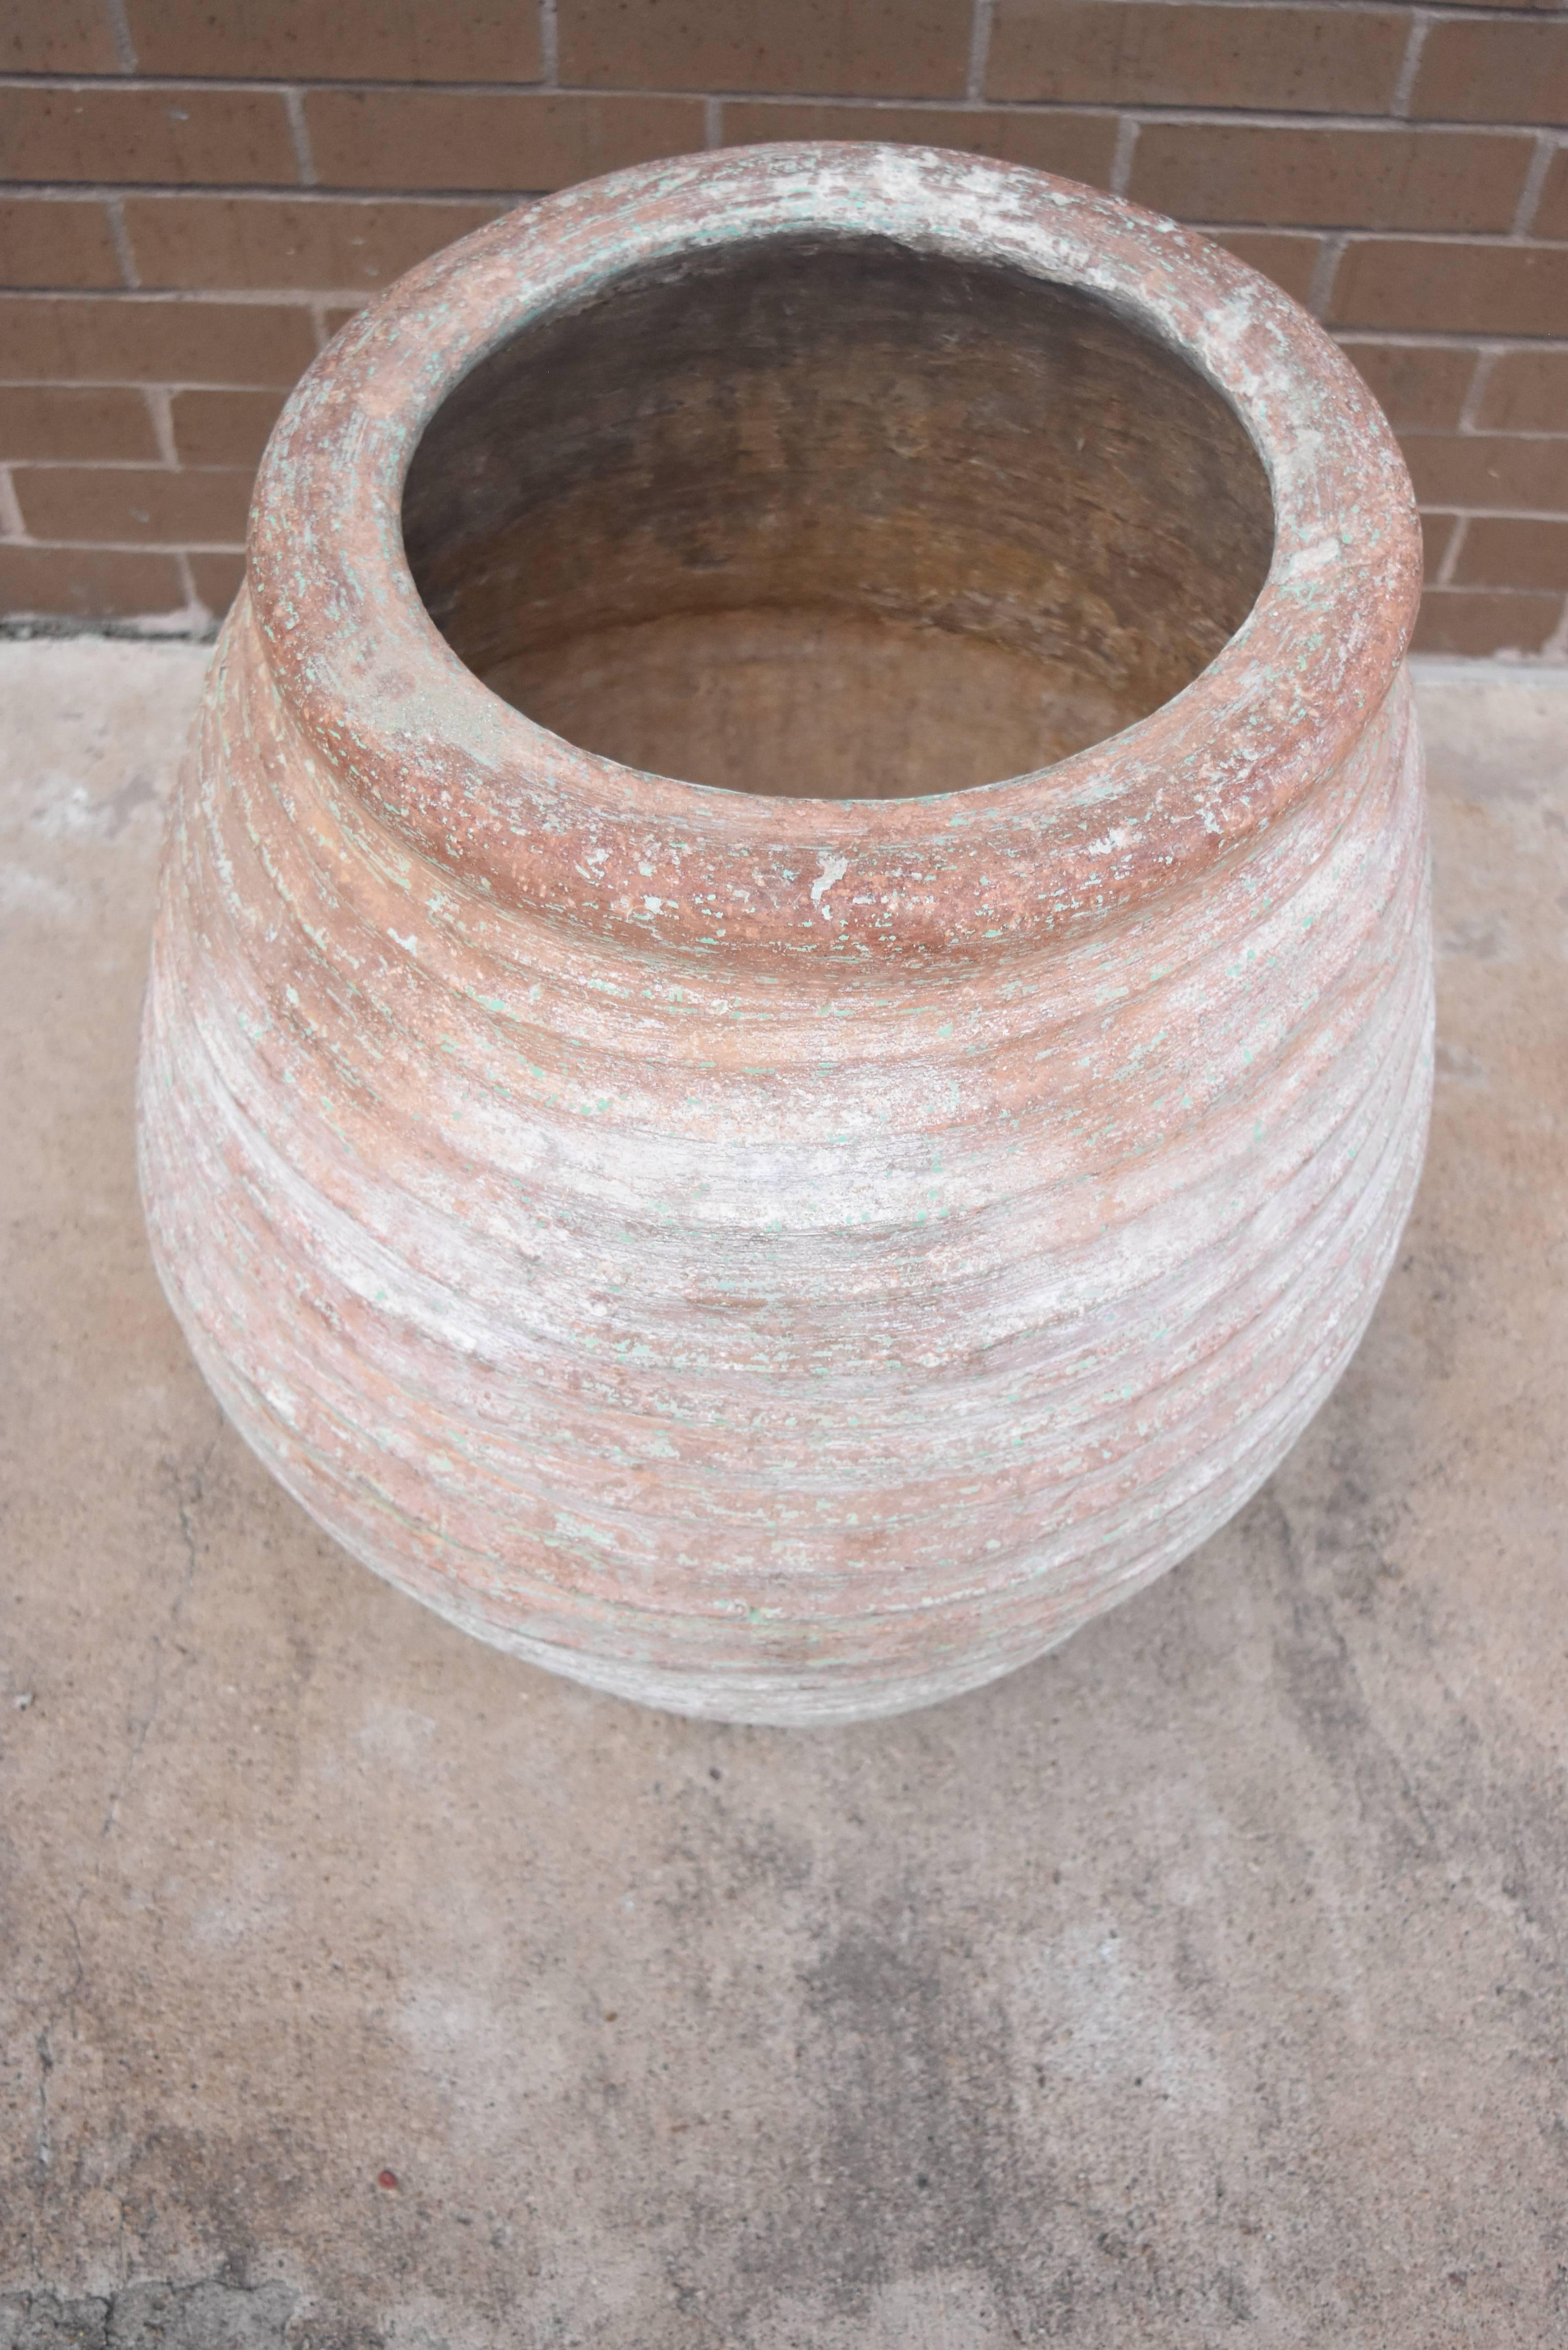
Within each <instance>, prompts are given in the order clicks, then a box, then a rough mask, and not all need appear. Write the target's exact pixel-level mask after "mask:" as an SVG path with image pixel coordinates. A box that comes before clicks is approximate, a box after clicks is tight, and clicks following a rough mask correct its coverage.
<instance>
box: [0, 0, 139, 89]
mask: <svg viewBox="0 0 1568 2350" xmlns="http://www.w3.org/2000/svg"><path fill="white" fill-rule="evenodd" d="M118 72H119V49H118V48H117V47H116V45H115V38H114V28H113V26H111V25H110V23H109V11H108V9H107V8H106V7H105V6H104V5H103V0H0V73H8V74H14V73H36V74H100V73H105V74H107V73H118Z"/></svg>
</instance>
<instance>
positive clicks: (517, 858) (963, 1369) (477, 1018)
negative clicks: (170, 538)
mask: <svg viewBox="0 0 1568 2350" xmlns="http://www.w3.org/2000/svg"><path fill="white" fill-rule="evenodd" d="M1418 582H1419V566H1418V556H1417V532H1416V518H1415V515H1414V513H1413V511H1412V505H1411V498H1410V492H1409V486H1408V484H1407V479H1406V474H1405V470H1404V467H1403V465H1402V463H1401V462H1400V459H1399V454H1398V452H1397V449H1396V447H1395V445H1394V442H1393V441H1392V439H1391V438H1390V436H1389V433H1388V432H1387V429H1386V425H1385V423H1384V421H1383V419H1382V417H1381V416H1380V415H1379V413H1378V411H1377V410H1376V406H1375V405H1374V403H1373V401H1372V400H1371V399H1370V398H1369V396H1368V394H1367V393H1366V390H1365V389H1364V388H1363V386H1362V384H1361V382H1360V380H1359V379H1358V378H1357V377H1356V375H1355V373H1354V372H1353V371H1352V369H1350V367H1349V366H1348V365H1347V364H1346V362H1345V360H1344V359H1342V358H1341V356H1340V355H1339V353H1338V352H1337V351H1336V350H1335V349H1334V346H1333V345H1332V344H1331V343H1330V342H1329V341H1328V340H1327V339H1326V338H1324V336H1323V335H1322V334H1321V333H1320V332H1319V330H1318V328H1316V327H1315V326H1314V324H1313V323H1312V322H1311V320H1310V319H1308V318H1307V317H1305V316H1304V315H1303V312H1302V311H1301V310H1299V309H1298V308H1296V307H1294V305H1293V304H1292V303H1291V302H1290V301H1288V300H1287V299H1286V297H1285V296H1283V295H1282V294H1281V293H1279V292H1278V291H1277V290H1276V289H1275V288H1274V287H1272V286H1269V285H1267V284H1265V283H1264V282H1263V280H1262V279H1261V278H1259V277H1257V276H1253V275H1252V274H1251V272H1250V271H1248V270H1247V269H1245V268H1243V267H1242V266H1241V265H1240V264H1239V263H1237V262H1236V261H1234V260H1232V259H1231V258H1230V257H1229V256H1228V255H1225V254H1223V253H1221V252H1220V251H1218V250H1216V249H1215V248H1214V247H1213V246H1211V245H1210V244H1206V243H1204V242H1203V240H1201V239H1200V238H1199V237H1197V236H1195V235H1192V234H1188V233H1187V232H1185V231H1183V230H1181V229H1179V228H1176V227H1175V226H1173V225H1172V224H1171V223H1169V222H1168V221H1164V220H1160V219H1158V218H1156V217H1154V216H1153V215H1152V214H1150V213H1144V212H1140V211H1138V210H1137V209H1136V208H1134V207H1132V206H1130V205H1127V204H1125V203H1118V202H1116V200H1114V199H1112V198H1110V197H1107V196H1103V195H1098V194H1096V193H1093V192H1090V191H1089V190H1087V189H1085V188H1080V187H1076V186H1074V185H1072V184H1070V183H1068V182H1063V181H1060V180H1054V179H1050V178H1046V177H1044V176H1042V175H1040V174H1037V173H1033V172H1023V171H1018V170H1012V169H1008V168H1004V167H1002V166H998V165H995V164H992V163H990V162H985V161H976V160H974V159H972V158H969V157H963V156H959V155H952V154H943V153H940V152H936V151H909V150H897V149H892V148H877V147H852V146H791V147H771V148H768V147H763V148H753V149H749V150H744V151H732V152H725V153H719V154H711V155H704V156H694V157H688V158H686V159H684V160H682V161H677V162H673V163H668V164H660V165H658V166H656V167H653V168H650V169H647V170H641V171H637V172H628V173H625V174H623V175H621V176H619V177H618V178H616V179H611V180H607V181H602V182H597V183H596V184H593V185H590V186H587V187H581V188H577V189H575V190H572V191H571V192H568V193H566V194H564V195H560V196H556V197H555V198H553V199H552V200H551V201H550V202H548V203H543V204H540V205H538V206H536V207H535V208H533V209H531V210H526V211H523V212H519V213H513V214H511V215H509V216H508V217H507V218H505V219H504V220H501V221H498V222H496V223H495V224H493V225H492V226H491V227H488V228H486V229H484V230H482V231H481V232H480V234H477V235H476V236H472V237H470V238H468V239H467V240H466V241H465V242H463V243H462V244H458V245H454V246H453V247H452V249H451V250H450V251H448V252H446V253H443V254H441V255H438V257H437V258H436V259H435V260H434V261H432V262H431V263H430V264H429V265H426V266H424V267H422V268H421V269H418V270H415V271H414V272H413V273H412V274H411V275H410V276H407V277H405V278H403V279H402V280H401V281H400V284H398V285H397V286H394V287H393V288H392V289H391V290H390V291H389V293H388V294H387V295H385V296H383V297H382V299H381V300H380V301H379V303H377V304H376V306H375V307H373V308H372V309H370V310H369V312H367V313H366V314H365V315H364V316H363V317H359V318H358V319H356V320H355V321H354V322H353V324H352V325H351V326H349V327H348V328H347V329H346V330H345V331H344V333H343V334H342V335H340V336H339V337H338V338H337V341H336V342H335V343H334V344H333V346H332V348H330V350H328V351H327V353H326V354H325V355H324V356H323V358H322V359H320V360H318V361H317V365H316V366H315V367H314V368H313V369H312V370H311V372H310V374H309V375H308V376H307V377H306V379H305V380H304V382H303V383H302V384H301V385H300V387H299V389H298V390H297V391H296V393H295V395H294V398H293V399H292V400H291V401H290V403H289V405H288V407H287V409H286V411H285V413H284V416H283V419H282V421H281V422H280V423H279V425H278V427H277V430H276V432H275V435H274V438H273V441H272V443H271V446H270V448H269V450H268V452H267V455H266V459H265V463H264V464H263V467H262V471H261V475H260V479H259V482H258V484H257V487H256V494H255V504H254V512H253V515H252V521H251V534H250V549H249V565H248V578H247V585H246V587H245V589H244V592H243V593H242V595H241V597H240V598H239V601H238V603H237V604H236V606H235V607H234V611H233V612H232V614H231V615H230V618H229V620H228V623H227V626H226V627H225V629H224V630H223V638H222V640H221V642H220V645H219V647H218V650H217V653H216V657H215V659H214V661H213V671H212V676H211V681H210V683H209V685H208V689H207V693H206V700H205V705H204V708H203V711H202V719H201V724H200V730H199V736H198V739H197V741H196V742H195V743H194V746H193V748H192V754H191V757H190V761H189V764H188V768H187V771H186V774H185V777H184V782H183V786H182V797H181V801H180V806H179V811H178V816H177V819H176V822H175V824H174V827H173V832H172V837H171V842H170V847H169V852H168V860H167V867H166V872H165V877H164V885H163V899H162V909H161V917H160V920H159V926H158V933H157V943H156V950H155V954H154V962H153V973H152V983H151V994H150V998H149V1002H148V1009H147V1024H146V1038H145V1049H144V1055H143V1063H142V1076H141V1096H140V1141H141V1172H142V1183H143V1188H144V1192H145V1197H146V1202H147V1211H148V1218H149V1222H150V1225H151V1234H152V1242H153V1246H154V1249H155V1251H156V1254H157V1260H158V1264H159V1268H160V1271H161V1274H162V1278H163V1281H164V1283H165V1285H166V1287H167V1289H168V1292H169V1295H170V1297H171V1301H172V1303H173V1305H174V1308H175V1311H176V1312H177V1313H178V1315H179V1316H180V1318H181V1321H182V1324H183V1326H184V1328H185V1331H186V1333H187V1335H188V1336H189V1339H190V1342H191V1345H192V1347H193V1349H194V1351H195V1354H196V1356H197V1358H198V1360H199V1361H200V1363H201V1366H202V1369H203V1371H204V1372H205V1374H206V1376H207V1378H209V1379H210V1380H211V1382H212V1384H213V1388H215V1389H216V1391H217V1393H218V1395H219V1397H220V1398H221V1399H222V1401H223V1405H224V1407H225V1408H226V1409H227V1410H228V1412H229V1413H230V1414H231V1416H232V1417H233V1419H234V1422H235V1423H236V1425H237V1426H238V1427H239V1429H240V1430H242V1431H243V1433H244V1435H245V1436H246V1437H247V1438H248V1440H250V1442H251V1443H252V1444H253V1445H254V1447H255V1449H256V1451H257V1452H258V1453H259V1454H260V1455H261V1457H262V1458H263V1460H264V1461H266V1463H267V1464H268V1465H269V1467H271V1468H272V1469H273V1470H274V1471H275V1472H276V1474H277V1476H278V1477H279V1478H280V1479H281V1480H282V1481H283V1482H284V1484H285V1485H286V1486H287V1488H288V1489H289V1491H290V1492H292V1493H294V1494H296V1496H297V1497H298V1498H299V1500H300V1501H301V1502H302V1503H304V1504H305V1506H306V1508H307V1509H308V1510H309V1511H311V1512H312V1513H314V1515H315V1516H316V1517H317V1519H318V1520H319V1521H320V1523H321V1524H322V1525H323V1526H325V1527H326V1528H327V1529H328V1531H329V1532H330V1533H331V1534H333V1535H335V1536H336V1537H337V1540H338V1541H339V1542H340V1543H341V1544H343V1545H344V1546H345V1548H346V1549H348V1550H349V1551H351V1552H352V1553H353V1554H354V1555H356V1556H357V1557H358V1558H360V1559H362V1560H363V1561H365V1563H366V1564H367V1565H370V1566H372V1567H374V1568H375V1569H376V1570H377V1571H378V1572H379V1574H381V1575H386V1576H387V1577H389V1579H390V1580H391V1581H392V1582H394V1583H396V1584H397V1585H399V1586H400V1587H401V1588H402V1589H403V1590H405V1591H408V1592H411V1593H413V1594H414V1595H416V1596H418V1597H419V1598H421V1599H423V1600H425V1601H427V1602H428V1603H429V1604H430V1605H431V1607H435V1608H437V1609H439V1610H440V1612H441V1614H442V1615H443V1616H446V1617H449V1618H450V1619H451V1620H452V1622H453V1623H455V1624H459V1625H462V1626H463V1627H466V1628H467V1629H468V1630H470V1631H472V1632H475V1633H477V1634H479V1635H480V1637H481V1638H484V1639H487V1640H492V1641H494V1642H496V1643H497V1644H499V1645H500V1646H502V1647H504V1648H508V1649H510V1650H511V1651H513V1652H514V1654H515V1655H516V1656H518V1657H520V1658H524V1659H527V1660H528V1661H529V1662H531V1663H534V1664H537V1665H544V1666H546V1667H548V1668H550V1669H552V1670H555V1671H557V1672H562V1673H566V1674H569V1675H572V1676H573V1677H575V1678H576V1679H579V1680H583V1681H587V1682H589V1683H591V1684H593V1685H594V1686H595V1687H596V1688H598V1689H601V1690H614V1691H617V1692H618V1693H620V1694H622V1695H624V1696H627V1697H633V1698H640V1699H643V1700H647V1701H648V1702H649V1703H652V1704H655V1705H660V1706H668V1707H673V1708H676V1709H678V1710H680V1711H686V1712H690V1713H698V1714H707V1715H712V1716H716V1717H718V1718H720V1719H722V1720H729V1721H781V1722H809V1721H846V1720H852V1719H854V1718H856V1717H857V1716H863V1715H869V1714H877V1713H887V1712H893V1711H898V1710H899V1709H901V1708H905V1707H909V1706H916V1705H920V1704H924V1703H926V1702H928V1701H929V1700H932V1699H936V1698H941V1697H945V1696H948V1695H950V1693H952V1692H954V1691H956V1690H967V1689H971V1688H973V1687H975V1686H976V1685H977V1684H978V1683H981V1682H983V1681H986V1680H989V1679H992V1677H993V1676H995V1675H997V1674H1000V1673H1003V1672H1006V1671H1007V1670H1008V1669H1010V1668H1011V1667H1012V1666H1015V1665H1018V1664H1021V1663H1022V1662H1023V1660H1024V1659H1027V1658H1031V1657H1035V1656H1038V1655H1039V1654H1040V1653H1041V1652H1042V1651H1043V1650H1044V1649H1046V1648H1051V1647H1052V1646H1053V1644H1054V1643H1055V1642H1057V1641H1059V1640H1062V1639H1064V1638H1065V1637H1066V1636H1067V1635H1068V1634H1069V1633H1070V1632H1071V1631H1073V1630H1074V1629H1075V1627H1077V1626H1079V1625H1081V1624H1083V1623H1084V1622H1085V1619H1086V1618H1088V1617H1091V1616H1093V1615H1095V1614H1096V1612H1097V1611H1099V1610H1100V1609H1103V1608H1105V1607H1109V1606H1110V1605H1111V1604H1112V1603H1113V1602H1114V1601H1116V1600H1119V1599H1122V1598H1125V1597H1126V1596H1127V1595H1128V1594H1129V1593H1130V1592H1133V1591H1136V1590H1137V1587H1138V1586H1140V1585H1141V1584H1144V1583H1147V1581H1148V1580H1149V1579H1150V1577H1151V1576H1154V1575H1158V1574H1160V1573H1162V1572H1163V1571H1164V1569H1166V1568H1167V1567H1168V1566H1169V1565H1172V1563H1173V1562H1174V1561H1176V1560H1177V1559H1179V1558H1180V1557H1181V1556H1182V1555H1183V1554H1184V1553H1185V1552H1188V1551H1189V1550H1190V1549H1191V1548H1192V1547H1193V1545H1194V1544H1198V1543H1199V1542H1201V1541H1202V1540H1203V1539H1204V1537H1205V1536H1206V1535H1207V1534H1210V1533H1211V1532H1212V1531H1213V1530H1214V1528H1216V1527H1217V1526H1219V1525H1220V1523H1222V1521H1223V1520H1225V1519H1226V1518H1228V1517H1229V1516H1230V1515H1231V1513H1232V1512H1233V1511H1234V1510H1236V1509H1237V1508H1238V1507H1239V1506H1240V1505H1241V1503H1242V1502H1244V1501H1245V1500H1246V1498H1247V1496H1248V1495H1249V1494H1250V1493H1251V1492H1252V1491H1253V1489H1254V1488H1255V1487H1256V1486H1257V1485H1258V1484H1259V1483H1260V1482H1261V1481H1262V1479H1263V1478H1264V1477H1266V1476H1267V1475H1268V1473H1269V1471H1271V1469H1272V1468H1273V1466H1274V1465H1275V1463H1276V1462H1277V1461H1279V1460H1280V1458H1281V1456H1282V1454H1283V1452H1284V1451H1285V1450H1286V1448H1287V1447H1288V1446H1289V1445H1290V1444H1291V1443H1292V1442H1293V1440H1294V1439H1295V1438H1296V1436H1297V1435H1298V1434H1299V1432H1300V1430H1302V1428H1303V1426H1304V1425H1305V1423H1306V1421H1307V1420H1308V1419H1309V1418H1310V1417H1311V1415H1312V1414H1313V1412H1314V1410H1315V1409H1317V1407H1318V1405H1319V1404H1320V1403H1321V1402H1322V1401H1323V1399H1324V1396H1325V1395H1326V1394H1327V1392H1328V1390H1329V1388H1331V1387H1332V1385H1333V1384H1334V1380H1335V1379H1336V1378H1338V1376H1339V1374H1340V1372H1341V1371H1342V1370H1343V1369H1344V1367H1345V1362H1346V1360H1347V1358H1348V1357H1349V1356H1350V1354H1351V1352H1352V1350H1353V1348H1354V1347H1355V1344H1356V1341H1357V1339H1358V1338H1359V1337H1360V1336H1361V1333H1362V1331H1363V1329H1364V1327H1365V1326H1366V1319H1367V1316H1368V1315H1369V1314H1370V1312H1371V1310H1372V1306H1373V1303H1374V1301H1375V1299H1376V1296H1377V1293H1378V1289H1379V1286H1380V1284H1382V1282H1383V1280H1384V1277H1385V1275H1386V1273H1387V1271H1388V1267H1389V1263H1390V1261H1391V1259H1392V1256H1393V1253H1394V1251H1395V1248H1396V1245H1397V1239H1398V1235H1399V1232H1400V1228H1401V1225H1402V1224H1403V1222H1404V1221H1405V1217H1406V1213H1407V1209H1408V1207H1409V1205H1410V1200H1411V1195H1412V1192H1413V1191H1414V1188H1415V1184H1416V1180H1417V1171H1418V1169H1419V1165H1420V1160H1421V1154H1422V1148H1423V1142H1424V1136H1425V1128H1426V1120H1427V1109H1428V1087H1429V1059H1430V1055H1429V1042H1430V1022H1431V996H1430V949H1429V938H1428V902H1427V881H1426V874H1427V848H1426V839H1425V832H1424V819H1423V798H1422V780H1421V760H1420V753H1419V749H1418V746H1417V738H1416V733H1415V729H1414V725H1413V723H1412V719H1411V710H1410V694H1409V689H1408V685H1407V678H1406V673H1405V671H1404V669H1403V667H1402V665H1401V664H1402V656H1403V654H1404V650H1405V645H1406V640H1407V634H1408V631H1409V628H1410V625H1411V621H1412V619H1413V616H1414V612H1415V608H1416V600H1417V589H1418Z"/></svg>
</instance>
